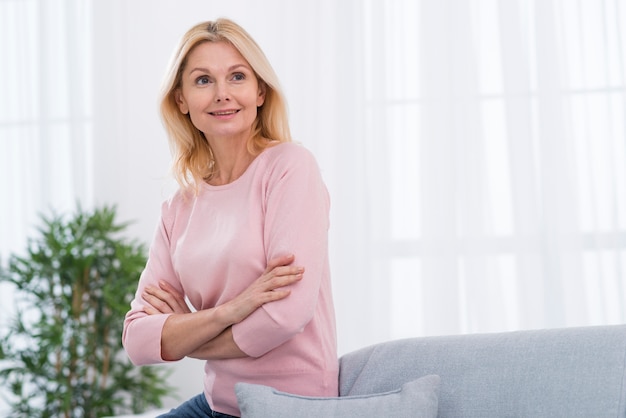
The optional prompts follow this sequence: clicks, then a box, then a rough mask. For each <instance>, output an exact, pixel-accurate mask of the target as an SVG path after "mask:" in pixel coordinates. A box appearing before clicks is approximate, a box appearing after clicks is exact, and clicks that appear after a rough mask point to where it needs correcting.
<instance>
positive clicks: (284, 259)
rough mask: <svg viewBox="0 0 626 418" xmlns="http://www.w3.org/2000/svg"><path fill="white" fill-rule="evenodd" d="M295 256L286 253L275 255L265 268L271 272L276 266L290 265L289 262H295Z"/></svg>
mask: <svg viewBox="0 0 626 418" xmlns="http://www.w3.org/2000/svg"><path fill="white" fill-rule="evenodd" d="M295 258H296V257H295V256H294V255H293V254H286V255H281V256H278V257H274V258H272V259H271V260H270V261H268V263H267V268H266V269H265V271H266V272H270V271H272V270H274V269H275V268H276V267H279V266H288V265H289V264H291V263H293V260H294V259H295Z"/></svg>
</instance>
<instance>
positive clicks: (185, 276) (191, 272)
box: [123, 143, 338, 415]
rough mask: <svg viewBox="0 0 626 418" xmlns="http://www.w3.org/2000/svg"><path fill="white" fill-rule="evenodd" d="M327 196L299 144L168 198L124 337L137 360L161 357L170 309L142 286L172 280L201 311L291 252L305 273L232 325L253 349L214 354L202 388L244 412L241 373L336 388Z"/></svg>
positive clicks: (316, 390)
mask: <svg viewBox="0 0 626 418" xmlns="http://www.w3.org/2000/svg"><path fill="white" fill-rule="evenodd" d="M328 211H329V197H328V192H327V190H326V187H325V185H324V183H323V181H322V178H321V175H320V171H319V168H318V166H317V163H316V161H315V159H314V157H313V156H312V154H311V153H310V152H309V151H308V150H306V149H305V148H304V147H302V146H300V145H297V144H294V143H283V144H279V145H276V146H273V147H271V148H268V149H266V150H265V151H263V152H262V153H261V154H260V155H259V156H258V157H257V158H256V159H255V160H254V161H253V162H252V164H251V165H250V166H249V167H248V169H247V170H246V172H245V173H244V174H243V175H242V176H241V177H240V178H238V179H237V180H235V181H234V182H232V183H229V184H226V185H223V186H210V185H208V184H204V185H203V186H202V188H201V191H200V193H199V195H198V196H196V197H194V196H187V197H184V196H183V194H182V193H181V192H180V191H179V192H178V193H176V194H175V195H174V196H173V197H172V198H171V199H169V200H167V201H166V202H164V203H163V206H162V214H161V223H160V225H159V227H158V229H157V231H156V235H155V237H154V241H153V243H152V245H151V247H150V253H149V259H148V263H147V265H146V268H145V270H144V272H143V273H142V275H141V278H140V280H139V286H138V289H137V293H136V296H135V299H134V300H133V301H132V302H131V310H130V311H129V312H128V314H127V315H126V320H125V322H124V334H123V343H124V347H125V349H126V351H127V353H128V356H129V357H130V359H131V360H132V361H133V363H135V364H137V365H143V364H154V363H162V362H164V360H163V359H162V358H161V332H162V329H163V324H164V323H165V320H166V319H167V316H168V315H166V314H164V315H152V316H149V315H146V314H145V313H143V312H142V307H143V306H144V305H145V303H146V302H145V301H144V300H143V299H142V298H141V296H140V295H141V292H142V291H143V289H144V288H145V287H146V286H147V285H153V286H156V285H157V282H158V281H159V280H166V281H168V282H169V283H170V284H172V285H173V286H174V287H175V288H177V289H179V290H181V291H183V292H184V294H185V295H186V296H187V297H188V299H189V301H190V302H191V304H192V305H193V306H194V307H195V308H196V309H198V310H201V309H208V308H212V307H215V306H218V305H220V304H223V303H225V302H227V301H229V300H231V299H233V298H234V297H235V296H237V295H238V294H240V293H241V292H242V291H243V290H244V289H246V288H247V287H248V285H249V284H250V283H252V282H253V281H254V280H256V279H257V278H258V277H260V275H261V274H262V273H263V271H264V270H265V268H266V264H267V262H268V261H269V260H270V259H272V258H274V257H276V256H278V255H283V254H289V253H291V254H294V255H295V256H296V259H295V261H294V265H299V266H304V267H305V273H304V278H303V279H302V280H301V281H300V282H298V283H297V284H295V285H292V286H291V294H290V295H289V296H288V297H287V298H285V299H283V300H280V301H276V302H272V303H268V304H266V305H264V306H262V307H261V308H259V309H258V310H256V311H255V312H254V313H252V314H251V315H250V316H249V317H247V318H246V319H245V320H243V321H242V322H240V323H239V324H236V325H234V326H233V336H234V339H235V342H236V344H237V345H238V346H239V348H240V349H241V350H243V351H244V352H245V353H246V354H248V355H249V356H250V357H247V358H242V359H234V360H232V359H231V360H210V361H207V362H206V365H205V368H204V369H205V378H204V393H205V395H206V397H207V400H208V401H209V404H210V405H211V408H213V409H214V410H216V411H219V412H222V413H226V414H230V415H239V408H238V407H237V400H236V397H235V392H234V385H235V383H236V382H250V383H258V384H264V385H268V386H272V387H275V388H277V389H279V390H283V391H287V392H290V393H297V394H301V395H307V396H337V390H338V389H337V384H338V382H337V379H338V377H337V373H338V371H337V366H338V365H337V349H336V333H335V316H334V308H333V301H332V294H331V284H330V271H329V270H330V269H329V260H328V240H327V236H328V227H329V225H328V224H329V218H328Z"/></svg>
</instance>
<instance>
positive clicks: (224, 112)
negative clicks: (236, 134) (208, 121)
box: [209, 109, 239, 116]
mask: <svg viewBox="0 0 626 418" xmlns="http://www.w3.org/2000/svg"><path fill="white" fill-rule="evenodd" d="M237 112H239V109H231V110H220V111H216V112H209V114H210V115H213V116H230V115H234V114H235V113H237Z"/></svg>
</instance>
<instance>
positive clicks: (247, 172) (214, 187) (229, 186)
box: [202, 142, 285, 191]
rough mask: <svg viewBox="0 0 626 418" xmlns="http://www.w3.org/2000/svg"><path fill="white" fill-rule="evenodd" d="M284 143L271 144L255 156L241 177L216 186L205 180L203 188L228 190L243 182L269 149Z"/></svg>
mask: <svg viewBox="0 0 626 418" xmlns="http://www.w3.org/2000/svg"><path fill="white" fill-rule="evenodd" d="M284 143H285V142H280V143H278V144H276V145H271V146H269V147H266V148H264V149H263V150H262V151H261V152H260V153H259V154H258V155H257V156H256V157H254V159H253V160H252V162H250V164H249V165H248V167H247V168H246V169H245V171H244V172H243V173H242V174H241V175H240V176H239V177H237V178H236V179H235V180H233V181H231V182H230V183H226V184H221V185H219V186H215V185H212V184H209V183H207V182H206V181H203V182H202V188H203V189H206V190H211V191H218V190H227V189H230V188H232V187H235V186H236V185H237V184H239V183H241V182H243V181H244V180H245V179H246V178H247V177H248V176H250V175H251V173H252V172H253V171H254V168H255V167H256V166H257V165H259V161H261V160H262V159H263V158H265V157H264V156H265V155H266V154H267V151H269V150H271V149H272V148H277V147H279V146H281V145H282V144H284Z"/></svg>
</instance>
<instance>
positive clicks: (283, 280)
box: [265, 270, 304, 291]
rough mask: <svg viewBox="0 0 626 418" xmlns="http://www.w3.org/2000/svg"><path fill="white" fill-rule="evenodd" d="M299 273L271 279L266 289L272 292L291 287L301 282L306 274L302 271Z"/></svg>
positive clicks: (266, 284)
mask: <svg viewBox="0 0 626 418" xmlns="http://www.w3.org/2000/svg"><path fill="white" fill-rule="evenodd" d="M298 271H299V272H298V273H295V274H285V275H279V276H273V277H271V278H270V279H269V280H268V281H267V282H266V283H265V286H266V287H265V289H266V290H270V291H271V290H276V289H278V288H281V287H285V286H289V285H292V284H294V283H296V282H299V281H300V280H302V278H303V277H304V274H303V273H302V270H298Z"/></svg>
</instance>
